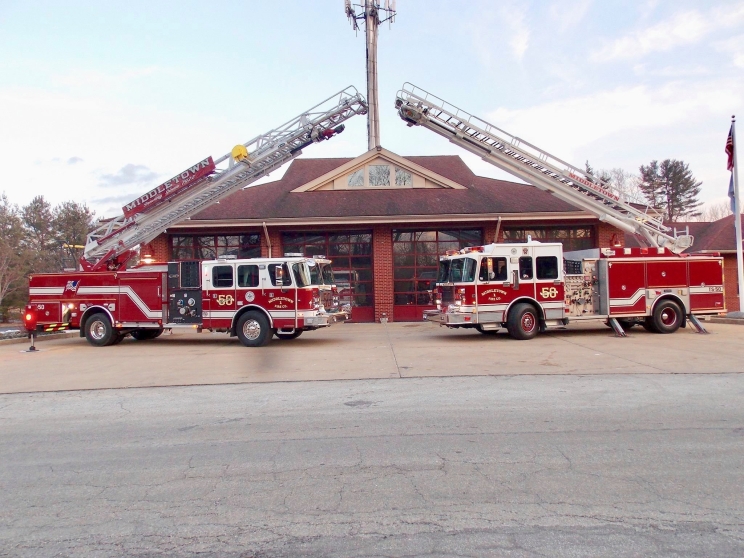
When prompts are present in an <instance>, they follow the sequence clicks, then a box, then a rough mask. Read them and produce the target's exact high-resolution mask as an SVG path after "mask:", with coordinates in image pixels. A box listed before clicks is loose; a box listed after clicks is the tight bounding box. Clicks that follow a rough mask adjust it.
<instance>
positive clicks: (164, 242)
mask: <svg viewBox="0 0 744 558" xmlns="http://www.w3.org/2000/svg"><path fill="white" fill-rule="evenodd" d="M150 247H151V248H152V258H153V261H155V262H158V263H160V262H167V261H169V260H170V258H171V255H170V243H169V242H168V235H167V234H161V235H160V236H158V237H156V238H155V239H153V240H152V241H151V242H150Z"/></svg>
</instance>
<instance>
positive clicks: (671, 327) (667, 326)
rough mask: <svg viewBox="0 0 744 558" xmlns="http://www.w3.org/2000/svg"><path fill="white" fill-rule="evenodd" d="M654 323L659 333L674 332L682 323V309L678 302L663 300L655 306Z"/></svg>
mask: <svg viewBox="0 0 744 558" xmlns="http://www.w3.org/2000/svg"><path fill="white" fill-rule="evenodd" d="M652 318H653V324H654V327H655V328H656V331H657V332H658V333H674V332H675V331H677V330H678V329H679V326H680V325H682V318H683V316H682V310H681V309H680V308H679V305H678V304H677V303H676V302H673V301H671V300H662V301H661V302H660V303H659V304H657V305H656V308H654V313H653V316H652Z"/></svg>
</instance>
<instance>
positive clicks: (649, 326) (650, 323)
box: [641, 316, 659, 333]
mask: <svg viewBox="0 0 744 558" xmlns="http://www.w3.org/2000/svg"><path fill="white" fill-rule="evenodd" d="M641 325H642V326H643V329H645V330H646V331H648V332H649V333H659V330H658V329H656V326H655V325H654V319H653V317H651V316H647V317H646V319H645V320H643V323H642V324H641Z"/></svg>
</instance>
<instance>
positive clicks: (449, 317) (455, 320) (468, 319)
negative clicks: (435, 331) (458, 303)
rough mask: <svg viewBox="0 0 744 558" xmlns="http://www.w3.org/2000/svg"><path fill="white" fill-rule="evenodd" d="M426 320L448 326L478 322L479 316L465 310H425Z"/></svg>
mask: <svg viewBox="0 0 744 558" xmlns="http://www.w3.org/2000/svg"><path fill="white" fill-rule="evenodd" d="M424 321H428V322H433V323H435V324H439V325H445V326H447V327H457V326H468V325H473V324H475V323H477V316H475V315H474V314H471V313H465V312H442V311H441V310H424Z"/></svg>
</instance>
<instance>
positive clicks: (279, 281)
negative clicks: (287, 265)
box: [274, 265, 284, 287]
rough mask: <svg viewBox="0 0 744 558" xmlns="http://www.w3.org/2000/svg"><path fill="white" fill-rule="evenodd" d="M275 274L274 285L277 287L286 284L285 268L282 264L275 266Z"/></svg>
mask: <svg viewBox="0 0 744 558" xmlns="http://www.w3.org/2000/svg"><path fill="white" fill-rule="evenodd" d="M274 274H275V275H274V285H276V286H277V287H281V286H282V285H284V269H282V266H281V265H278V266H276V267H275V268H274Z"/></svg>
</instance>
